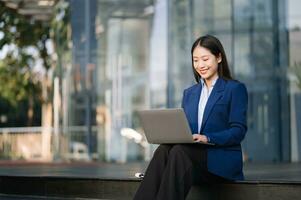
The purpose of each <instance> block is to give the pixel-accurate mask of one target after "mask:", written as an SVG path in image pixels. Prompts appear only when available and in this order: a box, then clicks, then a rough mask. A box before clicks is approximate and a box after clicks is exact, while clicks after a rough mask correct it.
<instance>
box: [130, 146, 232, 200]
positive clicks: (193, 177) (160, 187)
mask: <svg viewBox="0 0 301 200" xmlns="http://www.w3.org/2000/svg"><path fill="white" fill-rule="evenodd" d="M224 181H227V180H226V179H224V178H222V177H219V176H216V175H214V174H212V173H210V172H208V169H207V150H206V147H205V146H204V145H200V144H174V145H173V144H163V145H162V144H161V145H160V146H159V147H158V148H157V150H156V151H155V153H154V156H153V158H152V160H151V161H150V163H149V166H148V168H147V170H146V172H145V176H144V178H143V180H142V182H141V184H140V186H139V188H138V190H137V192H136V194H135V197H134V200H177V199H179V200H180V199H181V200H182V199H185V198H186V196H187V194H188V192H189V190H190V188H191V186H192V184H201V183H204V182H205V183H206V182H207V183H214V182H224Z"/></svg>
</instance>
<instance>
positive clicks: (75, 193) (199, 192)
mask: <svg viewBox="0 0 301 200" xmlns="http://www.w3.org/2000/svg"><path fill="white" fill-rule="evenodd" d="M139 183H140V180H137V179H100V178H76V177H70V178H69V177H53V176H51V177H47V176H41V177H36V176H0V194H4V195H23V196H26V195H30V196H42V197H52V198H55V197H62V198H94V199H95V198H96V199H132V197H133V195H134V193H135V191H136V189H137V187H138V185H139ZM300 196H301V182H283V181H282V182H271V181H240V182H235V183H224V184H211V185H203V186H193V187H192V189H191V191H190V192H189V195H188V198H187V199H188V200H196V199H202V200H203V199H204V200H207V199H208V200H209V199H210V200H228V199H229V200H230V199H231V200H236V199H237V200H238V199H239V200H241V199H244V200H254V199H256V200H268V199H273V200H278V199H279V200H280V199H281V200H286V199H287V200H292V199H299V198H300Z"/></svg>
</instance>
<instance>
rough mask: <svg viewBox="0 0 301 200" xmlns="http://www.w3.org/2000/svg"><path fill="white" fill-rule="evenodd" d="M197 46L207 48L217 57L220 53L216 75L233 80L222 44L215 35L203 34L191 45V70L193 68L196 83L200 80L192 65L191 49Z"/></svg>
mask: <svg viewBox="0 0 301 200" xmlns="http://www.w3.org/2000/svg"><path fill="white" fill-rule="evenodd" d="M197 46H201V47H204V48H206V49H208V50H209V51H210V52H211V53H212V54H213V55H215V56H216V57H219V56H220V55H221V58H222V61H221V62H220V63H218V70H217V71H218V76H219V77H222V78H224V79H225V80H233V78H232V76H231V72H230V69H229V65H228V61H227V57H226V54H225V51H224V47H223V45H222V44H221V42H220V41H219V39H217V38H216V37H214V36H212V35H205V36H201V37H199V38H198V39H197V40H196V41H195V42H194V43H193V45H192V47H191V61H192V70H193V75H194V78H195V80H196V82H197V83H199V82H200V80H201V76H200V75H199V74H198V72H197V71H196V70H195V68H194V66H193V50H194V49H195V48H196V47H197Z"/></svg>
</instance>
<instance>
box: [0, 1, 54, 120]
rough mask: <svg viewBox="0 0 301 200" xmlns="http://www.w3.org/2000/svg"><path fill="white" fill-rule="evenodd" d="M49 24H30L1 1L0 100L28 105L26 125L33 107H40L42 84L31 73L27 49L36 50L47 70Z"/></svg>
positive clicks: (33, 73) (28, 20) (30, 60)
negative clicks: (0, 58)
mask: <svg viewBox="0 0 301 200" xmlns="http://www.w3.org/2000/svg"><path fill="white" fill-rule="evenodd" d="M49 30H50V24H49V23H42V22H39V21H32V20H30V19H28V18H26V17H25V16H22V15H20V14H18V13H17V12H16V10H14V9H10V8H7V7H5V4H4V3H3V2H0V51H1V50H2V51H3V49H5V48H6V51H7V52H6V56H5V57H4V58H3V59H2V60H1V61H0V99H2V100H3V101H5V102H8V103H9V106H11V107H13V108H17V107H18V106H20V105H22V103H21V102H23V103H24V102H27V123H26V124H27V125H29V126H30V125H32V124H33V119H34V115H35V114H37V113H38V114H39V115H40V113H39V112H36V111H35V110H34V108H35V106H36V105H41V102H42V92H41V81H40V79H38V74H36V73H35V72H34V71H33V66H34V61H35V60H34V58H33V56H32V55H30V53H29V48H34V49H36V50H37V51H38V53H39V57H40V58H41V59H42V61H43V66H44V68H45V70H46V71H47V70H48V69H49V68H50V58H49V56H48V53H47V48H46V41H47V40H48V39H49V38H50V36H49ZM11 47H12V48H11Z"/></svg>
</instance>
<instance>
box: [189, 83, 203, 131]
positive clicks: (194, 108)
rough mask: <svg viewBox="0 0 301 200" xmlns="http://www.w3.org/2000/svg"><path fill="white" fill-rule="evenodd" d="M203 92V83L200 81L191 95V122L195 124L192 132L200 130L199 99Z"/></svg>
mask: <svg viewBox="0 0 301 200" xmlns="http://www.w3.org/2000/svg"><path fill="white" fill-rule="evenodd" d="M201 92H202V84H201V83H199V84H198V85H197V87H196V88H195V89H194V91H193V93H192V94H191V97H190V99H189V100H190V105H191V110H190V112H191V116H192V118H191V122H192V124H193V127H192V132H193V133H197V132H198V108H199V100H200V95H201Z"/></svg>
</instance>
